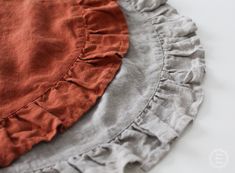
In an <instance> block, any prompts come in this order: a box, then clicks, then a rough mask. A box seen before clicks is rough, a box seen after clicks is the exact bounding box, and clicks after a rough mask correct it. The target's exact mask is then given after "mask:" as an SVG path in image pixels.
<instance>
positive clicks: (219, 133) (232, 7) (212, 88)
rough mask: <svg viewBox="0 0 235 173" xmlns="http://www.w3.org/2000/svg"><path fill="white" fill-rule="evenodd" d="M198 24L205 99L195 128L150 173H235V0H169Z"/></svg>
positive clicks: (186, 133) (189, 129)
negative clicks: (204, 63) (203, 51)
mask: <svg viewBox="0 0 235 173" xmlns="http://www.w3.org/2000/svg"><path fill="white" fill-rule="evenodd" d="M169 4H171V5H172V6H174V7H175V8H176V9H177V10H178V11H179V12H180V13H181V14H183V15H184V16H188V17H191V18H192V19H193V20H194V21H195V22H196V23H197V25H198V27H199V31H198V34H199V36H200V38H201V42H202V43H203V45H204V47H205V49H206V62H207V75H206V78H205V82H204V89H205V101H204V103H203V105H202V107H201V110H200V112H199V114H198V117H197V119H196V121H195V122H194V123H193V126H191V127H189V128H188V130H187V131H186V132H185V133H184V134H183V136H182V137H181V138H180V139H179V140H178V141H177V142H176V143H175V144H174V145H173V146H172V149H171V151H170V153H169V154H168V155H167V156H166V157H165V158H164V159H163V160H162V161H161V162H160V163H159V164H158V165H157V166H156V167H155V168H154V169H153V170H152V171H151V172H150V173H174V172H176V173H177V172H180V173H235V91H234V90H235V1H234V0H169Z"/></svg>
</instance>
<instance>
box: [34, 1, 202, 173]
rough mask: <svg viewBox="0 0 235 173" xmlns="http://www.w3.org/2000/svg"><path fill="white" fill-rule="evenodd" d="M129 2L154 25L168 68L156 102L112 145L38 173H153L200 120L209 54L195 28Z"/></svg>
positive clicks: (160, 9) (160, 6)
mask: <svg viewBox="0 0 235 173" xmlns="http://www.w3.org/2000/svg"><path fill="white" fill-rule="evenodd" d="M125 1H127V2H129V3H130V4H131V5H132V7H135V9H136V10H137V11H138V12H139V13H140V14H141V15H143V16H145V18H146V21H147V22H151V23H152V26H153V27H154V30H155V33H154V34H153V37H155V40H156V42H160V43H161V46H162V57H163V66H162V71H161V78H160V82H159V83H158V88H157V90H156V92H155V94H154V96H153V97H152V98H151V99H150V101H149V103H148V105H147V106H146V108H145V109H144V110H143V111H142V113H141V114H140V115H139V116H138V117H137V118H136V119H135V120H134V122H132V124H130V125H129V126H128V127H127V128H126V129H124V130H123V131H122V132H121V133H120V134H119V135H118V136H116V137H115V138H114V139H112V140H111V141H109V142H107V143H104V144H102V145H99V146H97V147H95V148H94V149H92V150H89V151H88V152H85V153H81V154H77V155H75V156H73V157H71V158H69V159H68V160H64V161H60V162H57V163H55V164H54V165H51V166H47V167H45V168H42V169H38V170H35V172H36V173H53V172H57V173H64V172H69V173H94V172H102V173H110V172H113V173H124V170H125V169H129V168H131V169H132V168H133V169H134V168H137V169H139V168H140V169H141V170H143V171H148V170H150V169H151V168H152V167H153V166H154V165H155V164H156V163H157V162H159V160H160V159H161V158H162V157H163V156H164V155H165V154H166V153H167V152H168V151H169V149H170V144H171V143H172V142H173V141H174V139H175V138H177V137H179V136H180V135H181V133H182V132H183V131H184V129H185V128H186V127H187V126H188V125H189V123H190V122H192V121H193V120H194V118H195V117H196V115H197V113H198V110H199V106H200V104H201V103H202V101H203V91H202V88H201V83H202V81H203V77H204V75H205V62H204V50H203V48H202V46H201V44H200V41H199V39H198V37H197V36H196V33H195V32H196V30H197V27H196V25H195V24H194V23H193V22H192V20H191V19H188V18H186V17H183V16H181V15H179V14H178V13H177V12H176V10H175V9H173V8H172V7H171V6H169V5H168V4H166V1H165V0H162V1H161V0H148V1H144V0H125ZM151 3H152V4H151ZM136 165H137V167H136Z"/></svg>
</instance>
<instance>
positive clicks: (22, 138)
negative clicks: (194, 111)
mask: <svg viewBox="0 0 235 173" xmlns="http://www.w3.org/2000/svg"><path fill="white" fill-rule="evenodd" d="M77 3H78V4H73V5H74V8H73V9H71V10H72V12H73V13H74V16H72V17H73V19H71V21H68V25H72V26H73V29H74V34H75V35H76V37H77V43H76V47H77V50H76V52H74V56H76V57H77V59H76V61H75V62H74V63H73V64H72V65H71V67H70V69H69V70H68V72H67V73H66V74H65V75H64V76H63V77H62V78H61V79H60V80H59V81H58V82H57V83H56V84H55V85H54V87H52V88H49V89H48V90H47V91H46V92H45V93H44V94H43V95H41V96H40V97H38V98H37V99H35V100H34V101H33V102H31V103H29V104H27V105H26V106H24V107H22V108H20V109H19V110H17V111H16V112H14V113H12V114H11V115H10V116H8V117H6V118H3V119H0V139H1V142H0V148H1V152H0V167H6V166H8V165H10V164H11V163H12V161H14V160H15V159H17V158H18V157H19V156H20V155H22V154H24V153H25V152H27V151H29V150H31V148H32V146H33V145H35V144H37V143H39V142H42V141H50V140H51V139H52V138H53V137H54V136H55V135H56V134H57V132H59V131H63V130H64V129H66V128H68V127H70V126H71V125H72V124H73V123H75V122H76V121H77V120H78V119H80V117H81V116H82V115H83V114H84V113H85V112H87V111H88V110H89V109H90V108H91V107H92V106H93V105H94V104H95V102H96V100H97V99H98V98H99V97H101V96H102V95H103V93H104V91H105V89H106V87H107V86H108V84H109V83H110V82H111V80H112V79H113V78H114V77H115V75H116V73H117V72H118V70H119V68H120V65H121V58H123V56H124V55H125V53H126V52H127V50H128V47H129V40H128V29H127V25H126V21H125V18H124V16H123V14H122V11H121V10H120V8H119V6H118V4H117V2H116V1H115V0H109V1H100V2H97V1H96V0H94V1H92V0H89V1H79V0H78V1H77ZM94 4H95V6H94ZM78 10H80V11H79V12H81V11H82V15H81V14H79V13H76V11H77V12H78ZM107 11H108V12H109V13H113V15H111V16H112V17H115V29H114V28H113V26H112V25H111V23H110V22H111V19H109V18H110V16H108V15H107V14H108V13H106V12H107ZM114 14H115V15H114ZM103 17H106V18H107V20H108V21H109V22H106V23H102V24H101V26H100V28H97V26H95V25H93V23H94V22H95V21H97V20H98V21H99V20H102V18H103ZM97 48H98V49H99V48H100V49H101V50H102V51H96V50H97ZM100 49H99V50H100ZM87 69H89V70H90V71H92V72H95V73H99V74H100V77H102V79H103V80H102V82H99V78H93V77H92V76H86V75H85V74H86V71H87ZM88 75H90V74H89V73H88ZM81 76H83V78H81ZM89 78H90V79H89ZM89 80H92V81H93V84H92V85H88V84H89ZM89 93H92V94H93V96H91V95H89ZM70 97H76V98H77V102H76V103H75V102H74V101H73V102H72V101H70V100H69V98H70ZM53 98H56V100H55V99H53ZM81 99H85V100H86V101H85V102H84V101H83V102H82V105H81V104H78V103H81V102H79V100H81ZM70 108H73V109H70ZM74 108H77V109H76V110H75V111H71V110H74ZM68 115H69V116H68Z"/></svg>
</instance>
